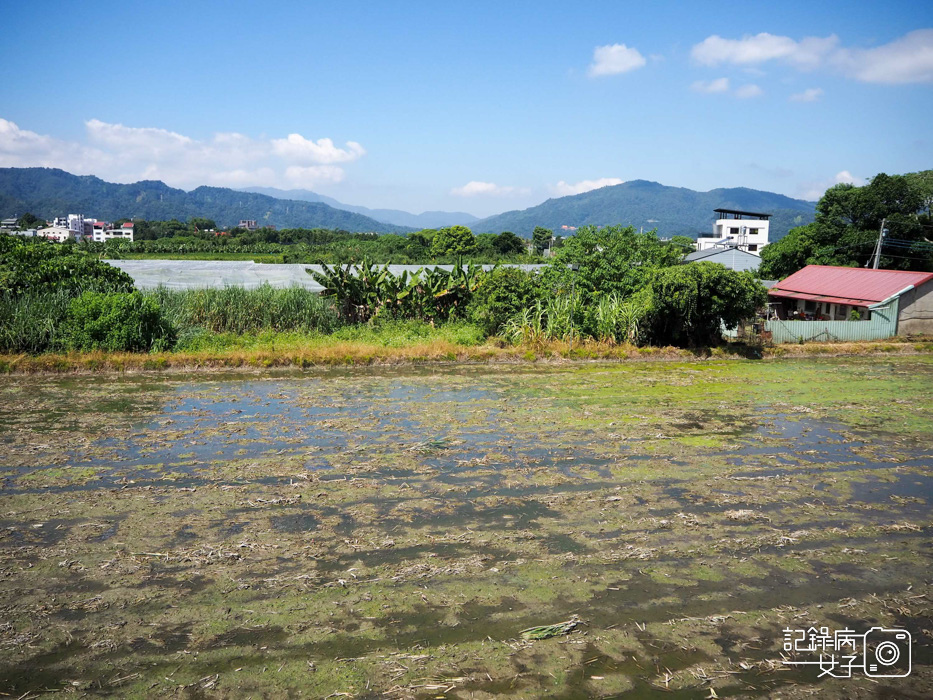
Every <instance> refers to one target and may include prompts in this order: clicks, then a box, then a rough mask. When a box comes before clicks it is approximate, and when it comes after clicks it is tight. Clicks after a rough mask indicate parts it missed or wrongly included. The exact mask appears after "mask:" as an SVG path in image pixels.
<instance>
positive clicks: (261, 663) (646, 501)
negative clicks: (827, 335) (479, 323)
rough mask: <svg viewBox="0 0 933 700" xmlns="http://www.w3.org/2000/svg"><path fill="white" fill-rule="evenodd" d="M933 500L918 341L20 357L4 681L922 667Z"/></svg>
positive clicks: (927, 377)
mask: <svg viewBox="0 0 933 700" xmlns="http://www.w3.org/2000/svg"><path fill="white" fill-rule="evenodd" d="M931 503H933V361H931V358H929V357H926V356H914V357H888V358H848V359H838V358H837V359H797V360H781V361H769V362H752V361H749V362H736V361H729V362H715V361H710V362H706V363H698V362H691V363H683V364H679V363H667V364H664V365H596V366H584V367H579V366H578V367H554V366H550V367H544V368H535V367H529V366H521V367H496V368H494V369H490V368H479V367H445V368H399V369H392V368H382V369H356V370H343V371H337V370H329V371H318V372H298V371H292V372H279V373H269V374H265V375H260V376H257V375H255V374H250V375H243V376H238V375H222V376H221V375H216V374H215V375H205V376H198V375H189V376H184V375H177V374H176V375H171V376H167V375H155V374H153V375H145V374H143V375H138V376H132V377H127V376H104V375H99V376H88V377H77V378H75V377H71V378H68V377H65V378H63V377H4V378H0V693H3V694H5V695H6V696H12V697H22V698H26V697H39V696H40V695H43V694H45V693H46V692H50V691H68V692H71V693H73V694H77V695H86V696H91V695H94V696H97V695H113V696H119V697H152V696H159V697H161V696H166V695H174V696H179V697H211V698H212V697H246V696H252V697H358V698H366V697H385V696H389V697H403V698H407V697H412V698H436V697H449V698H491V697H500V696H506V697H514V698H534V697H542V696H548V697H557V698H589V697H605V698H653V697H665V698H666V697H675V698H712V697H783V698H797V697H811V696H813V695H814V694H816V695H819V696H821V697H823V696H826V697H866V698H867V697H871V698H878V697H899V698H911V697H917V698H920V697H929V696H931V695H933V669H931V664H933V632H931V630H933V603H931V594H933V586H931V579H933V576H931V571H933V567H931V557H933V547H931V539H930V535H931V532H933V523H931V512H933V511H931ZM574 616H575V617H574ZM569 619H577V620H579V623H580V624H579V625H578V626H577V627H576V629H575V630H574V631H572V632H571V633H570V634H567V635H562V636H558V637H554V638H551V639H543V640H527V639H524V638H523V637H522V635H521V632H522V630H525V629H527V628H530V627H533V626H538V625H545V624H553V623H558V622H562V621H565V620H569ZM811 626H813V627H816V628H820V627H828V628H830V629H840V630H841V629H844V628H849V629H852V630H855V631H856V632H859V633H865V632H869V631H870V630H873V629H874V628H881V629H882V630H886V629H893V628H902V629H905V630H907V631H909V632H910V634H911V635H912V641H913V643H912V646H911V648H910V650H909V651H910V654H909V660H910V663H911V664H912V666H911V668H910V675H908V676H904V677H895V676H898V675H902V673H903V672H904V671H905V670H907V666H906V663H907V657H908V656H907V654H906V653H905V654H904V655H902V658H901V659H900V660H899V661H898V662H897V663H896V664H893V665H892V666H890V667H884V668H882V672H881V673H880V674H877V673H876V674H875V676H876V677H867V676H866V674H865V673H863V672H856V673H854V674H853V676H852V677H851V678H831V677H826V676H824V677H820V675H819V671H818V670H817V669H816V668H814V667H813V666H807V665H794V664H788V663H785V662H787V661H800V660H817V659H818V658H819V655H815V656H814V655H811V656H809V657H808V656H807V654H806V653H802V652H794V653H788V652H785V650H784V646H783V643H784V635H785V632H784V630H785V629H798V628H801V629H806V628H808V627H811ZM874 634H878V631H875V632H874ZM885 674H886V675H885Z"/></svg>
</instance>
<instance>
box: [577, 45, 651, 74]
mask: <svg viewBox="0 0 933 700" xmlns="http://www.w3.org/2000/svg"><path fill="white" fill-rule="evenodd" d="M646 63H647V61H645V57H644V56H642V55H641V52H639V51H638V49H633V48H629V47H628V46H626V45H625V44H609V45H607V46H597V47H596V48H595V49H593V62H592V63H591V64H590V67H589V69H588V70H587V74H588V75H589V76H590V77H591V78H595V77H598V76H600V75H617V74H619V73H627V72H629V71H632V70H635V69H637V68H641V67H643V66H644V65H645V64H646Z"/></svg>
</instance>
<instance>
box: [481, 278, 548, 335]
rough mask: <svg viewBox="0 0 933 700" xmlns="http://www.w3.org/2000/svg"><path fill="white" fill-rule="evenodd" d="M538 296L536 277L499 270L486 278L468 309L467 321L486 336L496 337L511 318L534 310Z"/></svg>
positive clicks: (483, 279)
mask: <svg viewBox="0 0 933 700" xmlns="http://www.w3.org/2000/svg"><path fill="white" fill-rule="evenodd" d="M537 296H538V287H537V285H536V284H535V278H534V275H533V273H529V272H524V271H523V270H520V269H518V268H516V267H497V268H495V269H494V270H491V271H490V272H487V273H486V274H485V275H483V278H482V281H481V282H480V285H479V287H477V289H476V291H475V292H473V298H472V299H471V301H470V304H469V306H468V307H467V318H468V319H470V321H472V322H473V323H475V324H476V325H478V326H479V327H480V328H482V329H483V331H484V332H485V333H486V334H487V335H494V334H496V333H498V332H499V331H500V330H501V329H502V327H503V326H504V325H505V322H506V321H508V320H509V319H510V318H511V317H513V316H515V315H516V314H518V313H520V312H521V311H522V310H524V309H527V308H530V307H532V306H534V303H535V299H536V298H537Z"/></svg>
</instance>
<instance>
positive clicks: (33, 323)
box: [0, 289, 73, 353]
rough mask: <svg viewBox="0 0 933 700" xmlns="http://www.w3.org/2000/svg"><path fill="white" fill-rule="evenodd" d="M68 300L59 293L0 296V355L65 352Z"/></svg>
mask: <svg viewBox="0 0 933 700" xmlns="http://www.w3.org/2000/svg"><path fill="white" fill-rule="evenodd" d="M72 296H73V295H72V294H70V293H69V292H68V291H67V290H63V289H60V290H57V291H51V292H41V293H27V294H18V295H13V294H0V352H4V353H21V352H26V353H40V352H47V351H49V350H63V349H65V347H66V343H65V338H64V325H65V320H66V318H67V316H68V305H69V303H70V302H71V299H72Z"/></svg>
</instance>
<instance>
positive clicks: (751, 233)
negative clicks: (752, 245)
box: [748, 228, 758, 236]
mask: <svg viewBox="0 0 933 700" xmlns="http://www.w3.org/2000/svg"><path fill="white" fill-rule="evenodd" d="M748 232H749V234H750V235H752V236H757V235H758V229H757V228H750V229H748Z"/></svg>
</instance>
